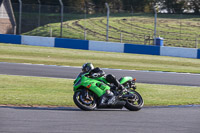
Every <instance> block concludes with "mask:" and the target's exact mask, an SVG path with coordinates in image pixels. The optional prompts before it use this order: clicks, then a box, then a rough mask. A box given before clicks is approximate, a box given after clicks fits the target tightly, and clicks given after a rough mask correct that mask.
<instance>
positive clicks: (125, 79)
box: [119, 77, 133, 84]
mask: <svg viewBox="0 0 200 133" xmlns="http://www.w3.org/2000/svg"><path fill="white" fill-rule="evenodd" d="M130 80H133V78H132V77H123V78H121V80H120V81H119V82H120V84H124V83H126V82H127V81H130Z"/></svg>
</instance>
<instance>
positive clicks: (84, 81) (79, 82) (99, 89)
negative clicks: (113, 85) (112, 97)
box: [74, 73, 110, 97]
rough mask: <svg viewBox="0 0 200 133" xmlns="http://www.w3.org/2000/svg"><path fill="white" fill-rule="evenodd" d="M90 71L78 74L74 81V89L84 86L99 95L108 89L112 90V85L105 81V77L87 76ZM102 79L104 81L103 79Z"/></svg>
mask: <svg viewBox="0 0 200 133" xmlns="http://www.w3.org/2000/svg"><path fill="white" fill-rule="evenodd" d="M87 74H88V73H86V74H83V75H81V76H78V77H77V78H76V80H75V81H74V91H77V90H79V88H81V87H84V88H87V89H89V90H91V91H92V92H94V93H95V94H96V95H97V96H98V97H101V96H102V95H103V94H105V93H106V90H110V87H109V86H108V85H106V84H105V83H103V82H102V81H105V79H103V77H100V78H94V79H93V78H89V77H87V76H86V75H87ZM101 80H102V81H101Z"/></svg>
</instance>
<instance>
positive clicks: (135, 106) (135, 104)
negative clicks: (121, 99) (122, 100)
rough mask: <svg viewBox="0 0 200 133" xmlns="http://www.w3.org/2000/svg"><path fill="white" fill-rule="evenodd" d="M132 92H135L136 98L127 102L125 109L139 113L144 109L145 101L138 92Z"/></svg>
mask: <svg viewBox="0 0 200 133" xmlns="http://www.w3.org/2000/svg"><path fill="white" fill-rule="evenodd" d="M132 92H134V95H135V97H134V98H133V99H129V100H127V101H126V104H125V106H124V107H125V108H127V109H128V110H130V111H139V110H140V109H141V108H142V107H143V105H144V101H143V99H142V96H141V95H140V94H139V93H138V92H136V91H132Z"/></svg>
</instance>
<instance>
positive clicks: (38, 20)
mask: <svg viewBox="0 0 200 133" xmlns="http://www.w3.org/2000/svg"><path fill="white" fill-rule="evenodd" d="M38 4H39V14H38V27H40V14H41V2H40V0H38Z"/></svg>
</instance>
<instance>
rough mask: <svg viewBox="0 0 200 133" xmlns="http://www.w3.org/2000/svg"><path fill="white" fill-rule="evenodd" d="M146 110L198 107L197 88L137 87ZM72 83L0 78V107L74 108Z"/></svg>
mask: <svg viewBox="0 0 200 133" xmlns="http://www.w3.org/2000/svg"><path fill="white" fill-rule="evenodd" d="M137 87H138V88H137V91H138V92H139V93H140V94H141V95H142V97H143V98H144V101H145V106H151V105H187V104H200V97H199V95H200V87H187V86H185V87H183V86H171V85H170V86H168V85H152V84H137ZM72 97H73V80H69V79H57V78H41V77H24V76H8V75H0V105H14V106H74V103H73V99H72Z"/></svg>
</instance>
